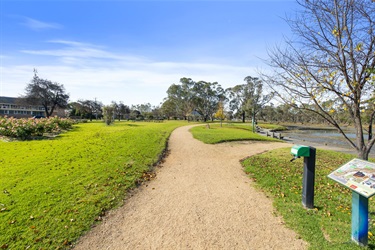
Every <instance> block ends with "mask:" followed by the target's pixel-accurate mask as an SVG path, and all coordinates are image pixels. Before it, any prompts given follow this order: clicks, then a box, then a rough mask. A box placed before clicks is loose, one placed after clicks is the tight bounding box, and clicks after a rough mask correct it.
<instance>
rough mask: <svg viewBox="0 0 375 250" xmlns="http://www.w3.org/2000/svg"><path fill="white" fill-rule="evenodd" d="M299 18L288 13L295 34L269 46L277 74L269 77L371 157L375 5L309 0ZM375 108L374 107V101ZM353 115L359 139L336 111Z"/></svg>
mask: <svg viewBox="0 0 375 250" xmlns="http://www.w3.org/2000/svg"><path fill="white" fill-rule="evenodd" d="M298 3H299V5H300V6H301V7H302V10H301V11H300V12H297V15H296V17H295V18H293V19H292V18H287V22H288V23H289V25H290V26H291V29H292V31H293V33H294V34H295V37H296V38H298V39H296V40H287V41H286V45H285V47H284V48H281V47H276V48H275V49H273V50H272V51H270V52H269V56H270V60H269V65H270V66H272V67H273V69H274V72H275V74H273V75H264V79H265V81H266V82H267V83H268V84H269V86H270V87H272V88H273V89H274V90H275V91H276V90H277V91H278V97H279V99H280V100H281V101H283V102H284V103H287V104H290V105H292V106H294V107H296V108H299V109H303V110H307V111H309V112H312V113H315V114H317V115H319V116H320V117H322V118H323V119H324V120H325V121H327V122H328V123H329V124H331V125H332V126H334V127H335V128H336V129H337V130H338V132H339V133H341V134H342V135H343V137H344V138H345V139H346V141H347V142H348V143H349V144H350V145H351V146H352V147H353V148H354V149H355V150H356V151H357V154H358V157H359V158H362V159H368V154H369V152H370V150H371V148H372V146H373V145H374V142H375V138H372V139H370V140H368V141H365V137H364V123H365V122H368V123H370V125H371V124H372V122H373V116H372V115H369V116H368V117H369V118H371V119H370V120H368V121H365V120H364V119H363V118H364V117H363V114H364V113H365V112H364V111H365V109H366V107H368V108H370V106H366V103H368V100H370V99H371V98H373V95H374V91H375V85H374V84H373V81H374V72H373V69H374V68H375V59H374V58H375V54H374V53H375V35H374V28H375V5H374V4H371V3H370V2H369V1H366V0H309V1H308V0H306V1H299V2H298ZM371 108H372V107H371ZM339 111H344V112H346V113H347V114H348V115H349V117H350V118H351V120H352V121H353V124H354V127H355V133H356V139H355V140H352V139H351V138H349V137H348V136H347V135H346V133H345V131H344V130H343V127H342V125H341V124H340V121H339V120H338V116H337V113H338V112H339Z"/></svg>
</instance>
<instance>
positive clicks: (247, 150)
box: [75, 126, 307, 250]
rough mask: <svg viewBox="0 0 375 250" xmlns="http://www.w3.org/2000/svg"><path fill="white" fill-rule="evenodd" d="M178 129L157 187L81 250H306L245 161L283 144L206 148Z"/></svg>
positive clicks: (109, 219)
mask: <svg viewBox="0 0 375 250" xmlns="http://www.w3.org/2000/svg"><path fill="white" fill-rule="evenodd" d="M190 128H191V126H186V127H181V128H178V129H176V130H175V131H174V132H173V133H172V135H171V137H170V140H169V149H170V154H169V156H168V157H167V158H166V161H165V162H164V164H163V167H162V168H160V169H159V170H158V173H157V177H156V179H155V180H153V181H151V182H149V183H147V185H143V186H142V187H141V188H140V189H139V191H137V192H136V194H135V195H134V196H133V197H131V198H130V199H128V200H127V201H126V202H125V205H124V206H122V207H120V208H119V209H116V210H114V211H112V212H111V213H109V214H108V216H106V217H105V218H104V220H103V222H102V223H101V224H99V225H98V226H96V227H94V228H93V229H92V230H91V231H90V232H89V233H88V234H87V235H86V236H84V237H83V238H82V239H81V240H80V241H79V242H78V244H77V246H76V248H75V249H76V250H78V249H101V250H102V249H288V250H290V249H306V248H307V244H306V243H305V242H304V241H302V240H301V239H298V236H297V235H296V233H295V232H293V231H292V230H290V229H288V228H286V227H285V226H284V225H283V220H282V218H281V217H276V216H275V215H274V213H273V207H272V201H271V200H270V199H269V198H267V197H266V195H265V194H263V193H261V192H259V191H258V190H256V189H254V188H253V187H252V186H251V180H250V179H249V178H248V177H247V176H246V174H245V173H244V171H243V169H242V167H241V164H240V162H239V160H240V159H242V158H244V157H247V156H250V155H254V154H259V153H262V152H265V151H267V150H271V149H274V148H280V147H286V146H290V145H289V144H285V143H269V142H268V143H267V142H236V143H233V142H232V143H223V144H218V145H206V144H204V143H202V142H200V141H198V140H195V139H193V137H192V135H191V133H190V132H189V129H190Z"/></svg>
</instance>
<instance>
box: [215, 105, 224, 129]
mask: <svg viewBox="0 0 375 250" xmlns="http://www.w3.org/2000/svg"><path fill="white" fill-rule="evenodd" d="M214 116H215V117H216V118H217V119H219V120H220V127H222V126H223V120H224V119H225V112H224V104H223V102H219V105H218V109H217V111H216V113H215V115H214Z"/></svg>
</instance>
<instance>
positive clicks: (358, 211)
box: [352, 191, 368, 246]
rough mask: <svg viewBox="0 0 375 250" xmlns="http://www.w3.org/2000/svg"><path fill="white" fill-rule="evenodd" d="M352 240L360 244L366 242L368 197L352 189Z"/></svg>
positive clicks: (363, 244)
mask: <svg viewBox="0 0 375 250" xmlns="http://www.w3.org/2000/svg"><path fill="white" fill-rule="evenodd" d="M352 240H353V241H355V242H356V243H357V244H358V245H360V246H367V242H368V199H367V198H366V197H364V196H362V195H360V194H358V193H356V192H354V191H352Z"/></svg>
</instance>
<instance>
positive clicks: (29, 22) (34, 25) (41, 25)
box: [22, 17, 62, 31]
mask: <svg viewBox="0 0 375 250" xmlns="http://www.w3.org/2000/svg"><path fill="white" fill-rule="evenodd" d="M24 19H25V20H24V22H23V23H22V24H23V25H25V26H26V27H28V28H30V29H32V30H36V31H40V30H46V29H61V28H62V25H60V24H57V23H47V22H42V21H39V20H36V19H33V18H29V17H24Z"/></svg>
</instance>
